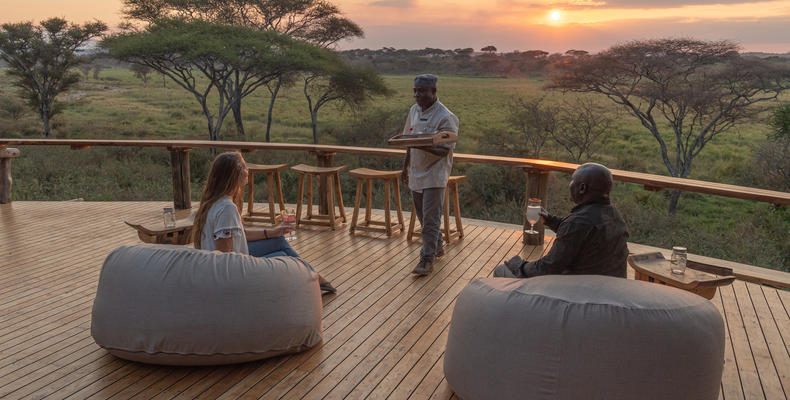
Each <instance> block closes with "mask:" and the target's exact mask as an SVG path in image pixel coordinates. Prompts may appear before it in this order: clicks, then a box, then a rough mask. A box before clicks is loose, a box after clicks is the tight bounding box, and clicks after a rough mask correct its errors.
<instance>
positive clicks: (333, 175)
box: [291, 164, 348, 230]
mask: <svg viewBox="0 0 790 400" xmlns="http://www.w3.org/2000/svg"><path fill="white" fill-rule="evenodd" d="M347 168H348V167H346V166H345V165H341V166H337V167H314V166H312V165H305V164H298V165H294V166H293V167H291V170H292V171H294V172H296V173H298V174H299V194H298V199H297V203H296V226H299V225H301V224H307V225H323V226H328V227H329V228H330V229H332V230H335V226H336V225H337V224H340V223H345V222H346V211H345V208H344V207H343V194H342V192H341V190H340V171H343V170H345V169H347ZM313 176H315V177H316V178H320V180H321V182H326V185H325V187H324V188H323V190H324V193H321V194H320V195H321V196H322V198H326V200H327V214H322V213H321V211H322V210H321V209H320V207H319V212H317V213H313ZM316 180H318V179H316ZM305 181H306V182H305ZM305 186H306V187H305ZM318 187H319V190H320V189H321V184H319V185H318ZM305 189H307V202H306V203H305V206H306V207H307V213H306V215H305V216H304V217H302V198H303V197H304V191H305ZM335 201H337V208H338V211H339V214H340V216H337V214H335ZM319 205H320V202H319Z"/></svg>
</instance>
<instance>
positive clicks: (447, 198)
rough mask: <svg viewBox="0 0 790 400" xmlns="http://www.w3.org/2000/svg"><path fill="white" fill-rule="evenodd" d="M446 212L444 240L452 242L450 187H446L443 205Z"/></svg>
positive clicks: (443, 211) (443, 210)
mask: <svg viewBox="0 0 790 400" xmlns="http://www.w3.org/2000/svg"><path fill="white" fill-rule="evenodd" d="M442 213H443V214H444V216H443V217H444V241H445V242H446V243H450V239H451V237H450V187H449V186H448V187H446V188H445V189H444V206H443V207H442Z"/></svg>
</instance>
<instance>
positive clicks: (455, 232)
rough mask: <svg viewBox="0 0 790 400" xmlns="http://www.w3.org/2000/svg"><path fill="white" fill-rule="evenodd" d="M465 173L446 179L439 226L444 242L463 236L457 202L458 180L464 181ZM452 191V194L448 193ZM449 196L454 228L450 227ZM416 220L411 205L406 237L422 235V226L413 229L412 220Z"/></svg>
mask: <svg viewBox="0 0 790 400" xmlns="http://www.w3.org/2000/svg"><path fill="white" fill-rule="evenodd" d="M465 180H466V175H459V176H451V177H450V178H449V179H448V180H447V186H446V187H445V190H444V207H443V208H444V210H443V212H442V214H443V217H444V227H443V228H441V231H442V237H444V241H445V243H450V241H452V240H453V239H455V238H458V239H460V238H462V237H464V226H463V224H462V223H461V206H460V204H459V202H458V182H461V181H465ZM450 192H452V194H451V193H450ZM450 197H452V200H453V214H455V228H454V229H453V228H451V227H450ZM415 220H417V213H416V212H415V211H414V205H412V211H411V220H410V221H409V233H408V234H407V235H406V239H408V240H409V241H411V240H412V238H413V237H414V236H417V237H420V236H421V235H422V227H420V229H414V221H415Z"/></svg>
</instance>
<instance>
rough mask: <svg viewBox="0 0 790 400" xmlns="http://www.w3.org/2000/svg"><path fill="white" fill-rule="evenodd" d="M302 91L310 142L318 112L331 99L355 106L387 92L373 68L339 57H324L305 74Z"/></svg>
mask: <svg viewBox="0 0 790 400" xmlns="http://www.w3.org/2000/svg"><path fill="white" fill-rule="evenodd" d="M303 92H304V95H305V98H306V99H307V108H308V110H309V111H310V121H311V126H312V128H313V143H315V144H318V111H319V110H320V109H321V108H322V107H323V106H325V105H327V104H329V103H331V102H340V103H342V104H344V105H345V106H348V107H351V108H355V107H358V106H359V105H361V104H363V103H364V102H366V101H367V100H369V99H370V98H371V97H373V96H375V95H390V94H391V93H392V91H391V90H390V89H389V88H388V87H387V85H386V83H384V80H383V79H382V78H381V75H379V73H378V72H376V70H375V69H373V68H372V67H362V68H359V67H353V66H350V65H347V64H346V63H345V62H343V61H342V60H341V59H340V58H339V57H333V58H332V59H330V60H327V62H325V63H324V64H323V65H322V66H321V67H320V68H319V69H316V70H314V72H312V73H308V74H306V75H305V76H304V86H303Z"/></svg>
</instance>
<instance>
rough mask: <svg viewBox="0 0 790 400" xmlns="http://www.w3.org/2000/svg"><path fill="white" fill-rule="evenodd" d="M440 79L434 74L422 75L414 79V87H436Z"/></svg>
mask: <svg viewBox="0 0 790 400" xmlns="http://www.w3.org/2000/svg"><path fill="white" fill-rule="evenodd" d="M438 80H439V77H438V76H436V75H433V74H422V75H418V76H417V77H416V78H414V87H430V88H435V87H436V81H438Z"/></svg>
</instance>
